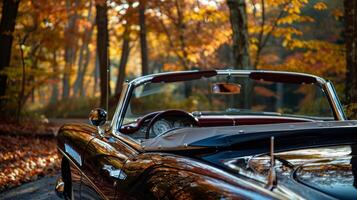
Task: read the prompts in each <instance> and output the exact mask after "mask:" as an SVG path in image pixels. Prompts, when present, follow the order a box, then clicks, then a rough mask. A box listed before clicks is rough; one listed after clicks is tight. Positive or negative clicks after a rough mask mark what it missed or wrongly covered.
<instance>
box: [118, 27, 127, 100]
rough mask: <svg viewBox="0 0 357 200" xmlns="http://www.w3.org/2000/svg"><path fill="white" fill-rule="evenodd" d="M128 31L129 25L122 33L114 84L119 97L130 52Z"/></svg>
mask: <svg viewBox="0 0 357 200" xmlns="http://www.w3.org/2000/svg"><path fill="white" fill-rule="evenodd" d="M129 43H130V32H129V25H126V26H125V30H124V33H123V47H122V50H121V58H120V63H119V71H118V79H117V83H116V86H115V96H116V97H117V98H119V96H120V93H121V90H122V88H123V83H124V78H125V68H126V64H127V62H128V58H129V53H130V47H129Z"/></svg>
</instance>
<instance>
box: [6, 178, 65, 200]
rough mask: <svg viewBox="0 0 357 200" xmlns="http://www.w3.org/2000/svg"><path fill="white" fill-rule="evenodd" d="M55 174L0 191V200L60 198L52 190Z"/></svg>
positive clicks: (53, 199) (55, 199) (54, 199)
mask: <svg viewBox="0 0 357 200" xmlns="http://www.w3.org/2000/svg"><path fill="white" fill-rule="evenodd" d="M56 179H57V176H48V177H44V178H41V179H39V180H37V181H34V182H30V183H26V184H23V185H21V186H19V187H16V188H14V189H11V190H9V191H6V192H4V193H0V199H1V200H10V199H11V200H12V199H16V200H28V199H37V200H45V199H51V200H60V198H58V197H57V196H56V193H55V191H54V187H55V182H56Z"/></svg>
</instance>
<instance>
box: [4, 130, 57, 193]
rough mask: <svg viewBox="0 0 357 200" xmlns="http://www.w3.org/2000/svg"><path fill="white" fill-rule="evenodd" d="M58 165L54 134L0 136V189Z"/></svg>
mask: <svg viewBox="0 0 357 200" xmlns="http://www.w3.org/2000/svg"><path fill="white" fill-rule="evenodd" d="M59 169H60V158H59V156H58V154H57V149H56V139H55V138H53V137H51V138H48V137H34V136H9V135H1V136H0V192H1V191H4V190H6V189H9V188H12V187H15V186H18V185H21V184H22V183H25V182H29V181H34V180H36V179H37V178H39V177H41V176H44V175H51V174H56V173H58V171H59Z"/></svg>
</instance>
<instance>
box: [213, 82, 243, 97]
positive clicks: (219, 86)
mask: <svg viewBox="0 0 357 200" xmlns="http://www.w3.org/2000/svg"><path fill="white" fill-rule="evenodd" d="M241 87H242V86H241V85H239V84H235V83H214V84H212V88H211V89H212V93H213V94H240V89H241Z"/></svg>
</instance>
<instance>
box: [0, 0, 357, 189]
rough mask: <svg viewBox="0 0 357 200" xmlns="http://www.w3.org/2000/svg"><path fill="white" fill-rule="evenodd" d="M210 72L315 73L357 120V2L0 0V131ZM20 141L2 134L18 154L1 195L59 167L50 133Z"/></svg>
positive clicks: (43, 128) (42, 125) (4, 169)
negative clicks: (149, 82)
mask: <svg viewBox="0 0 357 200" xmlns="http://www.w3.org/2000/svg"><path fill="white" fill-rule="evenodd" d="M207 69H246V70H251V69H266V70H284V71H293V72H304V73H310V74H314V75H318V76H321V77H323V78H326V79H328V80H331V81H333V83H334V84H335V86H336V90H337V92H338V95H339V98H340V99H341V100H342V103H343V105H344V108H345V111H346V113H347V115H348V117H349V118H350V119H357V0H344V1H342V0H152V1H149V0H107V1H104V0H57V1H44V0H2V1H0V113H1V114H0V119H1V122H0V129H1V131H0V132H1V134H3V133H6V134H8V133H10V135H11V134H12V135H19V133H24V134H28V133H30V134H34V133H40V134H41V133H47V132H53V131H54V130H56V128H58V127H56V125H51V123H49V121H51V120H50V119H56V118H57V119H65V118H71V119H73V118H87V117H88V114H89V112H90V110H91V109H92V108H95V107H102V108H106V109H107V110H108V111H109V113H111V114H112V112H114V108H115V107H116V105H117V102H118V98H119V95H120V93H121V90H122V87H123V84H124V83H125V81H127V80H132V79H133V78H135V77H139V76H142V75H148V74H153V73H159V72H167V71H180V70H207ZM16 137H17V136H16ZM23 139H24V138H22V136H19V137H17V140H23ZM17 140H15V139H14V138H13V137H12V136H11V137H10V136H1V138H0V155H2V156H1V157H0V161H1V162H11V160H12V159H20V160H21V162H19V163H18V164H14V165H13V166H11V167H8V166H5V165H0V179H2V181H0V191H1V190H3V189H4V188H8V187H12V186H15V185H18V184H20V182H23V181H25V182H26V181H30V180H33V179H36V178H34V177H37V175H41V174H42V175H43V174H47V173H48V171H50V172H53V171H55V170H56V169H57V168H58V162H59V161H58V157H57V155H55V154H56V150H55V149H54V148H53V146H54V145H55V141H54V140H50V141H48V140H47V139H46V141H45V142H41V141H39V140H37V139H33V138H26V141H24V146H21V147H19V148H20V150H19V151H18V153H17V154H16V155H12V154H11V155H10V154H7V153H6V152H7V151H8V150H7V148H15V147H13V146H16V145H15V143H16V141H17ZM33 143H35V144H38V147H37V148H30V147H29V146H30V145H31V144H33ZM41 145H42V146H41ZM28 149H32V150H31V151H33V152H35V153H31V154H24V153H23V152H27V151H28ZM24 155H26V156H27V157H26V159H22V157H23V156H24ZM38 155H41V156H42V157H41V156H38ZM36 156H37V157H36ZM27 158H31V159H30V161H28V159H27ZM26 163H27V164H26ZM29 163H30V164H29ZM25 165H26V167H24V166H25ZM29 166H36V167H37V171H36V170H34V168H35V167H29ZM39 166H40V167H39ZM38 167H39V168H38ZM15 169H21V170H22V172H21V171H17V172H14V170H15ZM26 170H27V171H31V173H29V174H30V175H29V174H28V173H25V172H26ZM10 172H11V173H10ZM25 174H27V175H25ZM9 185H10V186H9Z"/></svg>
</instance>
